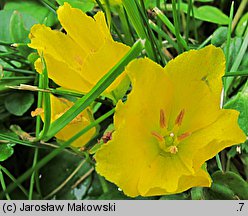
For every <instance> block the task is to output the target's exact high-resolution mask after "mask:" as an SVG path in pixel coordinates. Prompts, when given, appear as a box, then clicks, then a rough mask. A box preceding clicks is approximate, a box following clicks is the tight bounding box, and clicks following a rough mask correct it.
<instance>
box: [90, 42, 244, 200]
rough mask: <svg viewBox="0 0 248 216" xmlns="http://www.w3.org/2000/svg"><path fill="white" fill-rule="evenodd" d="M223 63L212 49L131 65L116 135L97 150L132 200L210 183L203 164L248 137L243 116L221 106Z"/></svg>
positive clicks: (102, 165)
mask: <svg viewBox="0 0 248 216" xmlns="http://www.w3.org/2000/svg"><path fill="white" fill-rule="evenodd" d="M224 65H225V58H224V55H223V52H222V51H221V49H219V48H215V47H214V46H208V47H206V48H204V49H202V50H199V51H195V50H192V51H189V52H186V53H184V54H182V55H180V56H178V57H177V58H176V59H174V60H172V61H170V62H169V63H168V64H167V66H166V67H165V68H162V67H161V66H159V65H157V64H156V63H154V62H152V61H151V60H149V59H139V60H134V61H133V62H132V63H131V64H130V65H129V66H128V67H127V69H126V70H127V73H128V75H129V76H130V79H131V83H132V85H133V90H132V92H131V93H130V95H129V96H128V99H127V102H126V103H125V104H123V103H122V102H121V101H120V102H118V104H117V107H116V114H115V117H114V126H115V132H114V133H113V137H112V140H111V141H109V142H108V143H106V144H103V145H102V147H101V148H100V150H99V151H98V152H97V153H96V155H95V159H96V162H97V164H96V170H97V172H98V173H99V174H101V175H103V176H104V177H105V178H106V179H107V180H109V181H111V182H113V183H115V184H116V185H118V187H120V188H121V189H122V190H123V191H124V193H125V194H127V195H128V196H131V197H134V196H138V195H142V196H153V195H163V194H174V193H179V192H182V191H185V190H187V189H189V188H191V187H197V186H203V187H209V186H210V185H211V178H210V177H209V175H208V173H207V171H206V170H205V167H204V163H205V161H207V160H208V159H210V158H212V157H213V156H215V155H216V154H217V153H218V152H219V151H221V150H222V149H224V148H226V147H229V146H232V145H234V144H238V143H242V142H244V141H245V139H246V136H245V134H244V133H243V131H242V130H241V129H240V128H239V126H238V123H237V118H238V115H239V113H238V112H237V111H235V110H223V109H220V95H221V90H222V81H221V77H222V76H223V74H224V68H225V66H224Z"/></svg>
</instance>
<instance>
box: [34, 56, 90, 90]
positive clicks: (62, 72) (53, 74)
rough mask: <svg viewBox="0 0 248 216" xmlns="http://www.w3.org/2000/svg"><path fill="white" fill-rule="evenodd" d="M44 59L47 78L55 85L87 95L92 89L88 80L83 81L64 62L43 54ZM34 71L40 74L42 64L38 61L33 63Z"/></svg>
mask: <svg viewBox="0 0 248 216" xmlns="http://www.w3.org/2000/svg"><path fill="white" fill-rule="evenodd" d="M44 58H45V61H46V67H47V71H48V76H49V78H50V79H52V80H53V81H54V82H55V83H56V84H58V85H60V86H61V87H63V88H66V89H69V90H74V91H78V92H83V93H87V92H88V91H89V90H90V89H91V88H92V86H93V84H91V83H89V82H88V80H85V79H84V78H83V77H82V76H81V75H79V74H78V73H77V72H75V70H73V69H72V68H70V67H69V66H68V65H67V64H65V63H64V62H60V61H58V60H57V59H55V58H54V57H53V56H51V55H48V54H44ZM35 69H36V70H37V71H38V72H39V73H41V72H42V63H41V60H40V59H38V60H37V61H36V62H35Z"/></svg>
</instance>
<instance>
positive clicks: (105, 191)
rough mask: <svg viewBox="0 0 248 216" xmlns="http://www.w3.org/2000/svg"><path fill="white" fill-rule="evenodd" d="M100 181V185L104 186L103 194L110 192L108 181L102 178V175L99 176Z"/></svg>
mask: <svg viewBox="0 0 248 216" xmlns="http://www.w3.org/2000/svg"><path fill="white" fill-rule="evenodd" d="M98 179H99V181H100V184H101V186H102V191H103V193H108V192H109V188H108V184H107V182H106V180H105V179H104V178H103V177H102V176H100V175H98Z"/></svg>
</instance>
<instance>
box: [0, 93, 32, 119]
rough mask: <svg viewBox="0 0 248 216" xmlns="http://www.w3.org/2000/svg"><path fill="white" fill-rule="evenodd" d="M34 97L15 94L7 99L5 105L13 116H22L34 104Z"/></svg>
mask: <svg viewBox="0 0 248 216" xmlns="http://www.w3.org/2000/svg"><path fill="white" fill-rule="evenodd" d="M33 102H34V95H33V94H32V93H29V92H28V93H25V94H23V93H19V92H18V93H14V94H11V95H9V96H8V97H6V99H5V101H4V105H5V107H6V109H7V110H8V111H9V112H10V113H11V114H13V115H16V116H22V115H23V114H24V113H25V112H26V111H27V110H28V109H29V108H30V107H31V105H32V104H33Z"/></svg>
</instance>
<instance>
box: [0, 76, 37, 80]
mask: <svg viewBox="0 0 248 216" xmlns="http://www.w3.org/2000/svg"><path fill="white" fill-rule="evenodd" d="M32 79H35V77H34V76H13V77H3V78H0V80H32Z"/></svg>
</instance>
